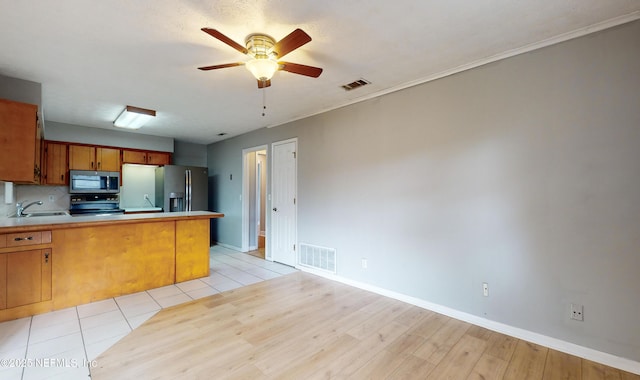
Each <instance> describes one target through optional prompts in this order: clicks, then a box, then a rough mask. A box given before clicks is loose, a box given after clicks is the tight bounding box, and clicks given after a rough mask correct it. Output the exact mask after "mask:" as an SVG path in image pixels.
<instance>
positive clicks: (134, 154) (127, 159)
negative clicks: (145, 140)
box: [122, 149, 147, 164]
mask: <svg viewBox="0 0 640 380" xmlns="http://www.w3.org/2000/svg"><path fill="white" fill-rule="evenodd" d="M122 163H123V164H146V163H147V152H141V151H139V150H126V149H123V150H122Z"/></svg>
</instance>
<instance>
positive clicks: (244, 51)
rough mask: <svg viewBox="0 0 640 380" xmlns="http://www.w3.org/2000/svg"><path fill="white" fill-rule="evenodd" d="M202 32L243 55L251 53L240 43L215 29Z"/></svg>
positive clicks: (204, 29)
mask: <svg viewBox="0 0 640 380" xmlns="http://www.w3.org/2000/svg"><path fill="white" fill-rule="evenodd" d="M201 30H202V31H203V32H205V33H207V34H209V35H210V36H211V37H214V38H217V39H219V40H220V41H222V42H224V43H225V44H227V45H229V46H231V47H232V48H234V49H236V50H237V51H239V52H240V53H242V54H247V53H248V52H249V51H248V50H247V48H246V47H244V46H242V45H240V44H239V43H237V42H235V41H234V40H232V39H231V38H229V37H227V36H225V35H224V34H222V33H220V32H218V31H217V30H215V29H211V28H202V29H201Z"/></svg>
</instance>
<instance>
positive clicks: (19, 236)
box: [0, 231, 51, 247]
mask: <svg viewBox="0 0 640 380" xmlns="http://www.w3.org/2000/svg"><path fill="white" fill-rule="evenodd" d="M5 239H6V241H7V242H6V247H22V246H25V245H36V244H49V243H51V231H32V232H19V233H15V234H5ZM0 240H2V239H0Z"/></svg>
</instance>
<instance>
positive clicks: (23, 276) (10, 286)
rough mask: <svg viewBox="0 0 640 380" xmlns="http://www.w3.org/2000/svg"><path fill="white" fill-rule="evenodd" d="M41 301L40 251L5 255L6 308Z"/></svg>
mask: <svg viewBox="0 0 640 380" xmlns="http://www.w3.org/2000/svg"><path fill="white" fill-rule="evenodd" d="M41 300H42V250H40V249H35V250H32V251H22V252H12V253H7V308H12V307H16V306H22V305H28V304H30V303H36V302H40V301H41Z"/></svg>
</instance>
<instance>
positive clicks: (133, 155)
mask: <svg viewBox="0 0 640 380" xmlns="http://www.w3.org/2000/svg"><path fill="white" fill-rule="evenodd" d="M122 163H123V164H144V165H169V164H170V163H171V153H168V152H151V151H141V150H130V149H123V150H122Z"/></svg>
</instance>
